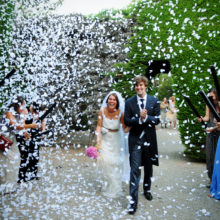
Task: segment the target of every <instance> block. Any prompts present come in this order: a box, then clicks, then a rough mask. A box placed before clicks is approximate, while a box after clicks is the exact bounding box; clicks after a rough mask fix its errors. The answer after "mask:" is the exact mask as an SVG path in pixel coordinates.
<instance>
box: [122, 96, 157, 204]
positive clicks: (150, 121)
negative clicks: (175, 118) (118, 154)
mask: <svg viewBox="0 0 220 220" xmlns="http://www.w3.org/2000/svg"><path fill="white" fill-rule="evenodd" d="M137 102H138V100H137V96H134V97H132V98H130V99H129V100H127V101H126V103H125V113H124V122H125V125H127V126H130V127H132V128H131V130H130V132H129V139H128V142H129V153H130V166H131V172H130V196H131V197H132V200H133V201H134V206H135V207H136V206H137V203H138V186H139V182H140V178H141V170H140V167H141V166H144V184H143V189H144V192H147V191H149V190H150V187H151V177H152V175H153V169H152V165H156V166H158V165H159V162H158V149H157V138H156V130H155V125H157V124H159V122H160V118H159V117H160V103H159V101H158V99H157V98H155V97H153V96H150V95H147V102H146V106H145V108H146V109H147V120H146V121H145V122H144V123H142V124H140V108H139V105H138V103H137ZM143 131H144V132H145V133H144V135H143V137H142V138H141V139H140V135H141V134H142V132H143Z"/></svg>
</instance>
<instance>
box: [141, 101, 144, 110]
mask: <svg viewBox="0 0 220 220" xmlns="http://www.w3.org/2000/svg"><path fill="white" fill-rule="evenodd" d="M143 108H144V99H141V109H143Z"/></svg>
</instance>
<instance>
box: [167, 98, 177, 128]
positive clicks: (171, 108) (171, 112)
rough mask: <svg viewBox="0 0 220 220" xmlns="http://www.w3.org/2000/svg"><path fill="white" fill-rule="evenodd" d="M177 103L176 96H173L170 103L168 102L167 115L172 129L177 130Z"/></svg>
mask: <svg viewBox="0 0 220 220" xmlns="http://www.w3.org/2000/svg"><path fill="white" fill-rule="evenodd" d="M175 102H176V99H175V96H171V97H170V98H169V101H168V112H167V114H166V116H167V119H168V121H169V124H170V128H171V127H172V126H173V128H176V121H177V118H176V114H177V109H176V106H175Z"/></svg>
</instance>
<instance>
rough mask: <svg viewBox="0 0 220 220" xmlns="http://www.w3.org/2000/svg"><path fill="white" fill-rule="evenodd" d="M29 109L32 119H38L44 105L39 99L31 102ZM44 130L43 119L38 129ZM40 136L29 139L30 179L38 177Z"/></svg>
mask: <svg viewBox="0 0 220 220" xmlns="http://www.w3.org/2000/svg"><path fill="white" fill-rule="evenodd" d="M29 111H30V113H31V119H32V121H37V120H38V119H39V114H40V112H42V111H45V105H40V101H38V102H33V104H32V105H31V106H30V108H29ZM45 130H46V123H45V120H42V121H41V127H40V128H39V131H45ZM39 131H36V132H39ZM42 138H43V137H41V136H39V137H38V138H35V139H32V140H31V148H30V153H31V157H30V158H31V159H30V167H31V179H37V180H38V179H39V176H38V175H37V172H38V163H39V149H40V145H41V140H42Z"/></svg>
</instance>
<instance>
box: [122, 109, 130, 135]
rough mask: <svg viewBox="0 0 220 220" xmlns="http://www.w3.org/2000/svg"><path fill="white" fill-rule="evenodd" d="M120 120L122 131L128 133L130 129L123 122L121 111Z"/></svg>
mask: <svg viewBox="0 0 220 220" xmlns="http://www.w3.org/2000/svg"><path fill="white" fill-rule="evenodd" d="M120 121H121V124H122V128H123V131H124V132H125V133H128V132H129V131H130V130H131V127H128V126H126V125H125V123H124V114H123V113H121V118H120Z"/></svg>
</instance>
